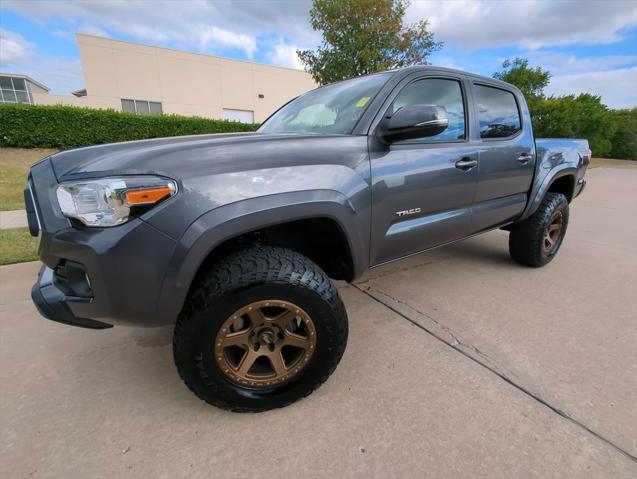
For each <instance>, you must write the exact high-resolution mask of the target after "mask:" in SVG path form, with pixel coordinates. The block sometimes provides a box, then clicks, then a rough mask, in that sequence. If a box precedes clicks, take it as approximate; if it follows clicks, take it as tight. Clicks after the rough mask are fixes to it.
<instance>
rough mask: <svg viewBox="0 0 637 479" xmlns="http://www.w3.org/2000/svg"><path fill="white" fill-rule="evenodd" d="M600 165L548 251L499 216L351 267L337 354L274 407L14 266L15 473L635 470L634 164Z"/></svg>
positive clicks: (2, 368)
mask: <svg viewBox="0 0 637 479" xmlns="http://www.w3.org/2000/svg"><path fill="white" fill-rule="evenodd" d="M624 165H625V166H624ZM588 179H589V187H588V188H587V190H586V191H585V193H584V195H583V196H582V197H580V198H578V199H577V200H576V201H575V202H574V204H573V207H572V210H571V211H572V215H571V222H570V225H569V231H568V234H567V238H566V242H565V244H564V246H563V247H562V250H561V252H560V254H559V255H558V257H557V258H556V259H555V261H553V262H552V263H551V264H550V265H549V266H547V267H545V268H542V269H538V270H534V269H529V268H523V267H520V266H517V265H515V264H513V263H511V261H510V260H509V259H508V253H507V234H506V233H504V232H501V231H496V232H492V233H488V234H486V235H483V236H481V237H477V238H473V239H470V240H467V241H464V242H462V243H459V244H456V245H453V246H449V247H445V248H441V249H439V250H436V251H432V252H430V253H426V254H421V255H418V256H415V257H412V258H410V259H408V260H405V261H403V262H399V263H394V264H393V265H391V266H387V267H384V268H381V269H377V270H374V271H373V272H371V273H369V274H368V275H367V276H366V277H365V278H363V280H362V281H360V282H359V283H357V284H356V285H345V284H343V285H341V288H340V289H341V293H342V295H343V297H344V300H345V303H346V305H347V309H348V312H349V317H350V322H351V323H350V324H351V326H350V340H349V345H348V349H347V352H346V353H345V356H344V357H343V360H342V362H341V364H340V366H339V368H338V369H337V371H336V372H335V374H334V375H333V376H332V377H331V378H330V380H328V382H327V383H326V384H325V385H323V386H322V387H321V388H320V389H319V390H318V391H317V392H315V393H314V394H313V395H311V396H310V397H308V398H307V399H305V400H303V401H301V402H299V403H296V404H294V405H292V406H290V407H288V408H285V409H281V410H277V411H271V412H268V413H263V414H256V415H255V414H248V415H245V414H244V415H241V414H233V413H229V412H224V411H220V410H217V409H214V408H212V407H210V406H207V405H205V404H204V403H202V402H200V401H199V400H198V399H196V398H195V397H194V396H192V395H191V394H190V392H189V391H188V390H187V389H186V388H185V386H183V385H182V383H181V382H180V380H179V378H178V377H177V374H176V372H175V370H174V367H173V364H172V357H171V349H170V339H171V337H170V335H171V331H170V328H161V329H149V330H142V329H126V328H114V329H112V330H106V331H87V330H82V329H77V328H72V327H68V326H64V325H59V324H56V323H53V322H50V321H46V320H44V319H42V318H40V317H39V316H38V315H37V313H36V312H35V310H34V308H33V306H32V305H31V302H30V300H29V290H30V286H31V284H32V283H33V281H34V278H35V274H36V270H37V264H35V263H27V264H22V265H15V266H7V267H3V268H0V327H1V328H0V334H1V337H0V421H1V424H0V427H1V431H0V432H1V434H0V470H1V471H4V472H3V473H2V475H3V477H56V478H76V477H77V478H87V477H91V478H94V477H109V478H112V477H155V478H161V477H168V478H176V477H215V478H225V477H241V478H246V477H270V478H278V477H281V478H295V477H329V478H335V477H339V478H340V477H351V476H356V477H359V476H366V477H382V478H390V477H441V478H448V477H485V478H486V477H488V478H498V477H502V478H511V477H520V478H524V477H541V478H545V477H568V478H573V477H609V478H610V477H612V478H620V477H631V478H634V477H637V459H636V456H637V407H635V404H637V167H636V166H629V165H628V163H623V164H620V166H617V165H612V164H609V165H607V166H603V167H601V168H596V169H593V170H591V171H590V172H589V174H588Z"/></svg>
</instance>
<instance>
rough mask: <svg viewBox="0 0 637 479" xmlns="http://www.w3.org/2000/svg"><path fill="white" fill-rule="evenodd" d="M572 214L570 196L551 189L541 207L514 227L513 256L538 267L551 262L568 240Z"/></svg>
mask: <svg viewBox="0 0 637 479" xmlns="http://www.w3.org/2000/svg"><path fill="white" fill-rule="evenodd" d="M568 214H569V210H568V200H567V199H566V196H564V195H563V194H560V193H547V195H546V197H545V198H544V200H543V201H542V204H541V205H540V207H539V208H538V209H537V211H536V212H535V213H533V215H531V216H530V217H529V218H527V219H526V220H524V221H522V222H521V223H518V224H516V225H514V226H513V228H512V229H511V232H510V234H509V253H510V255H511V258H513V260H515V261H517V262H518V263H520V264H523V265H526V266H533V267H536V268H537V267H540V266H544V265H545V264H547V263H549V262H550V261H551V260H552V259H553V258H554V257H555V255H556V254H557V252H558V251H559V249H560V246H562V242H563V241H564V236H565V235H566V228H567V226H568Z"/></svg>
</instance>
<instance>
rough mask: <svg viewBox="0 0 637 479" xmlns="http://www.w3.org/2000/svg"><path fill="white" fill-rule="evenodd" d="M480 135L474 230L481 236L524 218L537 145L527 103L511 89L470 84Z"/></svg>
mask: <svg viewBox="0 0 637 479" xmlns="http://www.w3.org/2000/svg"><path fill="white" fill-rule="evenodd" d="M472 90H473V98H474V102H475V110H476V115H475V119H474V127H475V129H476V130H477V131H478V132H479V134H480V142H481V143H482V148H481V149H480V157H479V159H480V169H479V174H478V187H477V191H476V197H475V205H474V209H473V219H472V225H471V230H472V233H477V232H479V231H482V230H484V229H488V228H491V227H493V226H496V225H499V224H502V223H505V222H507V221H510V220H512V219H514V218H515V217H517V216H518V215H520V214H522V212H523V211H524V208H525V206H526V203H527V195H528V191H529V189H530V187H531V182H532V181H533V172H534V170H535V143H534V141H533V133H532V131H531V123H530V118H529V117H528V112H527V110H526V108H524V109H523V108H522V107H523V106H524V103H522V102H524V99H523V98H518V97H517V94H516V93H514V91H513V90H507V89H504V88H500V87H496V86H493V85H488V84H480V83H477V82H474V83H472Z"/></svg>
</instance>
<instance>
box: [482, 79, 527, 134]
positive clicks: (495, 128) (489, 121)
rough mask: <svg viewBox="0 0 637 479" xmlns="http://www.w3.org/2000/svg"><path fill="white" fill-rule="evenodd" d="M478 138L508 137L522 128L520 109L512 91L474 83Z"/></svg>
mask: <svg viewBox="0 0 637 479" xmlns="http://www.w3.org/2000/svg"><path fill="white" fill-rule="evenodd" d="M474 91H475V93H476V105H477V109H478V120H479V121H480V138H508V137H511V136H513V135H515V134H516V133H517V132H519V131H520V130H521V129H522V121H521V120H520V111H519V109H518V104H517V102H516V101H515V96H513V93H511V92H509V91H506V90H501V89H499V88H493V87H488V86H484V85H474Z"/></svg>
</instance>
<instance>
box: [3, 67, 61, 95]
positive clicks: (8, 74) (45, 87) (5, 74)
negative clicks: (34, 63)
mask: <svg viewBox="0 0 637 479" xmlns="http://www.w3.org/2000/svg"><path fill="white" fill-rule="evenodd" d="M0 76H3V77H11V78H22V79H24V80H26V81H28V82H31V83H33V84H34V85H37V86H39V87H40V88H42V89H44V90H46V91H49V90H51V89H50V88H49V87H48V86H46V85H44V84H43V83H40V82H39V81H37V80H34V79H33V78H31V77H30V76H28V75H20V74H19V73H4V72H0Z"/></svg>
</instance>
